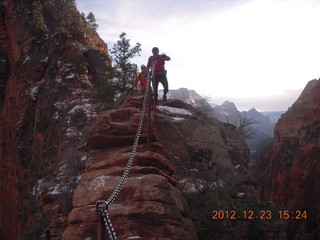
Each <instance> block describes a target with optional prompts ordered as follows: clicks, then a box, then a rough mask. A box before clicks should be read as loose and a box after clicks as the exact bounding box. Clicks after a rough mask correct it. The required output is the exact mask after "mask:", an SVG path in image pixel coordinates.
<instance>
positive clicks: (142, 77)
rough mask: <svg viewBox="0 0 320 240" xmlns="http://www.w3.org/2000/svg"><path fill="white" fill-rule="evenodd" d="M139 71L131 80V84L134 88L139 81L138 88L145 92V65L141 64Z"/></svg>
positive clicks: (146, 73) (146, 72)
mask: <svg viewBox="0 0 320 240" xmlns="http://www.w3.org/2000/svg"><path fill="white" fill-rule="evenodd" d="M140 68H141V72H140V73H139V74H138V76H137V77H136V79H135V80H134V81H133V83H132V86H133V87H134V88H135V87H136V86H137V84H138V82H140V89H141V92H142V93H145V91H146V89H147V75H148V71H147V68H146V66H145V65H143V64H142V65H141V66H140Z"/></svg>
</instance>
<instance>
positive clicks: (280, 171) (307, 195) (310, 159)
mask: <svg viewBox="0 0 320 240" xmlns="http://www.w3.org/2000/svg"><path fill="white" fill-rule="evenodd" d="M319 143H320V80H313V81H310V82H309V83H308V85H307V86H306V88H305V89H304V91H303V92H302V94H301V96H300V97H299V99H298V100H297V101H296V102H295V103H294V104H293V106H292V107H290V108H289V110H288V111H287V112H286V113H285V114H284V115H283V116H282V117H281V119H280V120H279V122H278V123H277V124H276V126H275V140H274V144H273V149H272V155H271V159H270V162H269V166H268V171H267V174H266V175H265V177H264V182H263V183H262V184H261V192H262V193H263V195H264V197H265V199H266V200H270V201H272V202H274V203H275V204H277V205H278V206H279V208H280V209H281V210H288V211H297V210H298V211H304V210H306V211H307V213H308V214H309V216H308V219H307V220H304V219H303V220H291V221H287V222H286V226H285V229H286V230H287V233H288V237H289V239H303V237H304V236H306V235H307V234H308V233H309V232H315V233H316V234H317V236H318V238H319V237H320V228H319V225H318V224H316V222H319V220H320V215H319V209H320V205H319V199H320V187H319V186H320V178H319V173H320V171H319V170H320V144H319ZM312 222H313V223H312ZM311 223H312V224H311Z"/></svg>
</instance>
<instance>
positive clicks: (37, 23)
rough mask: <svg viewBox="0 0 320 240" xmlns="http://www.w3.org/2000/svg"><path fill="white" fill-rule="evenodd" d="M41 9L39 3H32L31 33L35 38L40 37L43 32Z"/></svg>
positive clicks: (43, 24)
mask: <svg viewBox="0 0 320 240" xmlns="http://www.w3.org/2000/svg"><path fill="white" fill-rule="evenodd" d="M42 11H43V8H42V4H41V2H40V1H38V0H36V1H34V2H33V3H32V24H33V32H34V34H35V35H36V36H42V35H43V34H44V30H45V20H44V17H43V14H42Z"/></svg>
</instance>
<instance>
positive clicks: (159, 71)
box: [147, 47, 171, 103]
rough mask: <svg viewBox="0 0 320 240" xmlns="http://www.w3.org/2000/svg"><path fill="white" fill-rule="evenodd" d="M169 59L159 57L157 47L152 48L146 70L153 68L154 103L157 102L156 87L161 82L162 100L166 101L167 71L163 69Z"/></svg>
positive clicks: (164, 55) (165, 56)
mask: <svg viewBox="0 0 320 240" xmlns="http://www.w3.org/2000/svg"><path fill="white" fill-rule="evenodd" d="M170 60H171V58H170V57H168V56H167V55H166V54H164V53H163V54H161V55H159V49H158V48H157V47H154V48H152V56H150V57H149V59H148V64H147V69H148V70H149V69H150V68H151V69H152V68H153V67H154V69H153V70H154V79H153V89H154V98H155V102H156V103H157V102H158V85H159V82H161V84H162V86H163V88H164V89H163V100H167V93H168V91H169V89H168V80H167V71H166V70H165V68H164V64H165V61H170Z"/></svg>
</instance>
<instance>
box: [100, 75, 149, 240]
mask: <svg viewBox="0 0 320 240" xmlns="http://www.w3.org/2000/svg"><path fill="white" fill-rule="evenodd" d="M150 74H151V73H150V72H148V76H147V86H146V91H145V93H144V97H143V103H142V109H141V114H140V119H139V122H138V127H137V131H136V135H135V138H134V142H133V146H132V149H131V153H130V156H129V159H128V163H127V166H126V168H125V170H124V172H123V174H122V176H121V179H120V181H119V183H118V185H117V186H116V188H115V189H114V190H113V192H112V194H111V196H110V197H109V198H108V200H107V201H105V200H98V201H97V202H96V210H97V211H99V212H100V213H101V215H102V218H103V221H104V224H105V226H106V228H107V231H108V233H109V238H110V240H117V239H118V238H117V236H116V233H115V230H114V228H113V226H112V223H111V220H110V216H109V212H108V209H109V206H110V205H111V204H112V203H113V201H114V200H115V199H116V197H117V196H118V194H119V193H120V191H121V188H122V186H123V184H124V183H125V181H126V179H127V177H128V175H129V172H130V169H131V167H132V163H133V160H134V157H135V155H136V152H137V147H138V143H139V139H140V135H141V130H142V125H143V120H144V115H145V110H146V105H147V99H148V96H149V89H150ZM149 104H150V103H149Z"/></svg>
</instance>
